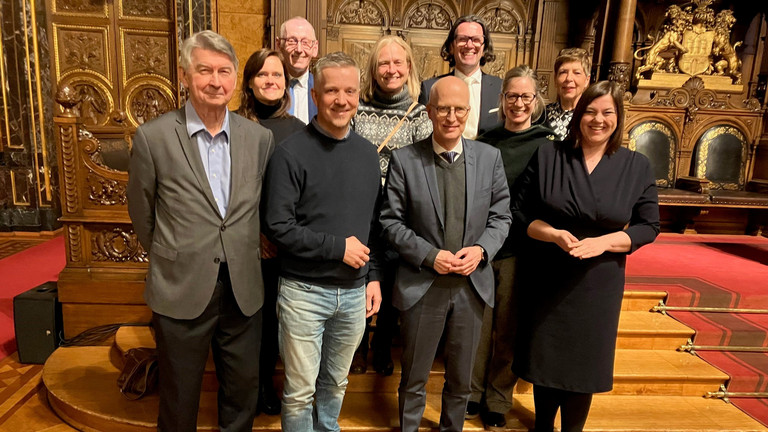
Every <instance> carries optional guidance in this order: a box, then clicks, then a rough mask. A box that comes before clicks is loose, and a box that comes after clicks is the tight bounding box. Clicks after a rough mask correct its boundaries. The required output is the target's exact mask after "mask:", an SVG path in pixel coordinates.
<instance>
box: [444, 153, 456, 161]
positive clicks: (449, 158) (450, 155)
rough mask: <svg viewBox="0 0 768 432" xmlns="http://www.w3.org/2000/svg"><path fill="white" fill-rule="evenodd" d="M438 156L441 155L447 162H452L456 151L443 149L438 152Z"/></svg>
mask: <svg viewBox="0 0 768 432" xmlns="http://www.w3.org/2000/svg"><path fill="white" fill-rule="evenodd" d="M440 156H442V157H443V159H445V160H447V161H448V163H453V161H454V160H456V152H455V151H444V152H442V153H440Z"/></svg>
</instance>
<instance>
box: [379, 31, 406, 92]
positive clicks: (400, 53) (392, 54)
mask: <svg viewBox="0 0 768 432" xmlns="http://www.w3.org/2000/svg"><path fill="white" fill-rule="evenodd" d="M376 65H377V66H376V74H375V77H374V78H375V79H376V84H377V85H378V86H379V89H380V90H381V91H383V92H384V93H387V94H397V93H400V91H401V90H403V86H404V85H405V82H406V81H407V80H408V74H409V73H410V72H411V65H410V63H408V56H407V55H406V52H405V50H404V49H403V48H402V47H401V46H400V45H397V44H395V43H390V44H389V45H386V46H384V47H383V48H381V50H380V51H379V58H378V60H377V62H376Z"/></svg>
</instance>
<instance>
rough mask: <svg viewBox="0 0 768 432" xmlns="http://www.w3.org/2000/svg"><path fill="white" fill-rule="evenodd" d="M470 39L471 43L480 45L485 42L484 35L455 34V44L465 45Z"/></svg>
mask: <svg viewBox="0 0 768 432" xmlns="http://www.w3.org/2000/svg"><path fill="white" fill-rule="evenodd" d="M470 41H472V45H474V46H481V45H483V44H484V43H485V37H483V36H456V45H458V46H466V45H467V44H468V43H469V42H470Z"/></svg>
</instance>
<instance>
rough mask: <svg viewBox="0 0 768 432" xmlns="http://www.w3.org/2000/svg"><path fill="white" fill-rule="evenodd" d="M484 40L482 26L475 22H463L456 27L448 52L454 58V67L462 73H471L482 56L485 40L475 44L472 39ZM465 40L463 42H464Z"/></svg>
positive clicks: (477, 65)
mask: <svg viewBox="0 0 768 432" xmlns="http://www.w3.org/2000/svg"><path fill="white" fill-rule="evenodd" d="M476 38H480V39H482V40H483V41H484V40H485V38H484V35H483V26H481V25H480V24H478V23H476V22H465V23H461V24H459V26H458V27H457V28H456V35H455V37H454V39H453V42H452V43H451V50H450V53H451V55H453V58H454V60H456V69H458V70H460V71H461V72H462V73H463V74H464V75H471V74H472V73H473V72H475V71H476V70H477V68H479V67H480V59H482V58H483V49H484V47H485V42H483V43H482V44H479V45H476V44H475V43H474V42H472V40H473V39H476ZM465 41H466V42H467V43H466V44H464V42H465Z"/></svg>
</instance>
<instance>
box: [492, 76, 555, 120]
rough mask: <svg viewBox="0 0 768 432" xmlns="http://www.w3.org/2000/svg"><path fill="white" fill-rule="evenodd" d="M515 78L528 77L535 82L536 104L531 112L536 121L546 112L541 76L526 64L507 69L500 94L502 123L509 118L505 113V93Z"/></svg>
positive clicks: (532, 118)
mask: <svg viewBox="0 0 768 432" xmlns="http://www.w3.org/2000/svg"><path fill="white" fill-rule="evenodd" d="M515 78H528V79H529V80H531V83H532V84H533V90H534V93H536V98H535V99H536V106H535V107H534V108H533V112H532V113H531V122H535V121H536V120H538V119H539V117H541V115H542V114H544V99H543V98H542V97H541V89H540V88H539V78H538V75H536V71H535V70H533V69H531V67H530V66H528V65H526V64H524V65H520V66H516V67H513V68H512V69H510V70H508V71H507V73H506V75H504V81H503V82H502V83H501V94H500V95H499V118H500V119H501V122H502V123H504V122H505V121H506V120H507V116H506V115H505V114H504V104H505V103H506V102H505V100H504V98H505V96H504V93H506V91H505V90H506V89H507V86H508V85H509V82H510V81H512V80H513V79H515Z"/></svg>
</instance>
